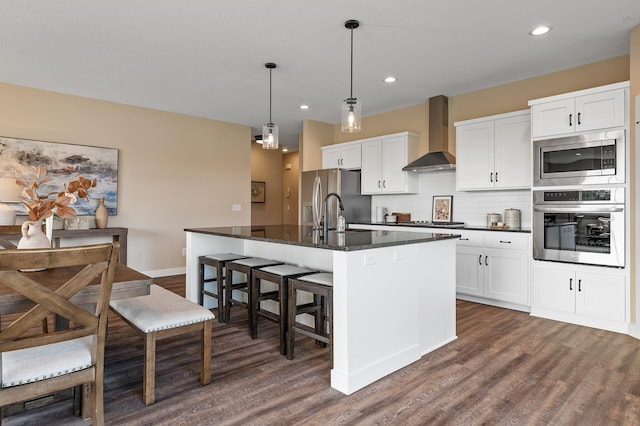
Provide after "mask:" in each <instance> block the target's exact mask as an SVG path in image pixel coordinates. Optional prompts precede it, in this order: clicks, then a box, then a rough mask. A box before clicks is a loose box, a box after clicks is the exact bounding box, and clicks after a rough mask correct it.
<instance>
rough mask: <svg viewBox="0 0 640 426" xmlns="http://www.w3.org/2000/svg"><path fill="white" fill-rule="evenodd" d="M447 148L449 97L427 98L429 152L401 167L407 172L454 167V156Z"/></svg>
mask: <svg viewBox="0 0 640 426" xmlns="http://www.w3.org/2000/svg"><path fill="white" fill-rule="evenodd" d="M448 148H449V99H448V98H447V97H446V96H444V95H440V96H434V97H432V98H429V152H428V153H427V154H425V155H423V156H422V157H420V158H418V159H417V160H415V161H412V162H411V163H409V164H407V165H406V166H405V167H403V168H402V170H404V171H408V172H438V171H443V170H453V169H455V168H456V157H454V156H453V155H451V154H450V153H449V152H448V151H447V150H448Z"/></svg>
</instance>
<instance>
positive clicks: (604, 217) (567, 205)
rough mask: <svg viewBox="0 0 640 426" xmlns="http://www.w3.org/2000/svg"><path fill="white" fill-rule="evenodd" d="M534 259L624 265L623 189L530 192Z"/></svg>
mask: <svg viewBox="0 0 640 426" xmlns="http://www.w3.org/2000/svg"><path fill="white" fill-rule="evenodd" d="M532 235H533V258H534V259H537V260H549V261H558V262H569V263H584V264H591V265H604V266H615V267H621V268H622V267H624V266H625V190H624V188H603V189H586V190H585V189H580V190H552V191H542V190H537V191H533V227H532Z"/></svg>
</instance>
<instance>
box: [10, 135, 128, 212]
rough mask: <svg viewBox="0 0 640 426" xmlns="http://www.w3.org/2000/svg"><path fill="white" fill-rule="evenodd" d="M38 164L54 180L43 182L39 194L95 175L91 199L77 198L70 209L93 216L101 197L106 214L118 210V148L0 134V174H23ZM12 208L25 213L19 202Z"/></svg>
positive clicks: (21, 175) (13, 175)
mask: <svg viewBox="0 0 640 426" xmlns="http://www.w3.org/2000/svg"><path fill="white" fill-rule="evenodd" d="M41 165H42V166H45V167H46V168H47V176H50V177H51V178H52V179H53V180H52V181H51V182H48V183H47V184H45V185H42V191H39V192H41V194H47V193H50V192H60V191H63V190H64V184H65V183H67V182H69V181H71V180H74V179H76V178H77V177H78V176H84V177H85V178H87V179H92V180H93V179H94V178H95V179H97V181H98V185H97V186H96V187H95V188H93V189H92V190H91V191H90V200H89V201H85V200H78V201H77V202H76V203H75V204H73V208H75V209H76V212H77V213H78V215H79V216H85V215H93V214H95V211H96V208H97V207H98V198H104V204H105V206H106V207H107V211H108V212H109V215H110V216H115V215H116V214H117V213H118V150H117V149H114V148H99V147H95V146H85V145H70V144H65V143H56V142H43V141H36V140H29V139H16V138H9V137H1V136H0V177H10V178H19V177H23V176H26V175H28V174H29V173H31V172H32V170H33V167H37V166H41ZM12 207H14V208H15V209H16V213H17V214H18V215H26V214H27V211H26V208H25V207H24V206H23V205H22V204H12Z"/></svg>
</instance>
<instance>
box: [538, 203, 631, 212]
mask: <svg viewBox="0 0 640 426" xmlns="http://www.w3.org/2000/svg"><path fill="white" fill-rule="evenodd" d="M533 211H536V212H543V213H582V212H585V213H619V212H623V211H624V207H614V206H611V207H608V206H588V205H587V206H576V207H550V206H533Z"/></svg>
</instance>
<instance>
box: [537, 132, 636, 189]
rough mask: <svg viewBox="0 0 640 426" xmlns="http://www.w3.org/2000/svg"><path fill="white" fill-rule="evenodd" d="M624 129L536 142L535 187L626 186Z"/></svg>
mask: <svg viewBox="0 0 640 426" xmlns="http://www.w3.org/2000/svg"><path fill="white" fill-rule="evenodd" d="M625 152H626V150H625V134H624V130H615V131H610V132H598V133H589V134H584V135H578V136H569V137H564V138H556V139H545V140H539V141H534V142H533V186H536V187H540V186H565V185H583V184H584V185H589V184H597V185H600V184H616V183H624V182H625V179H626V176H625V162H626V157H625Z"/></svg>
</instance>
